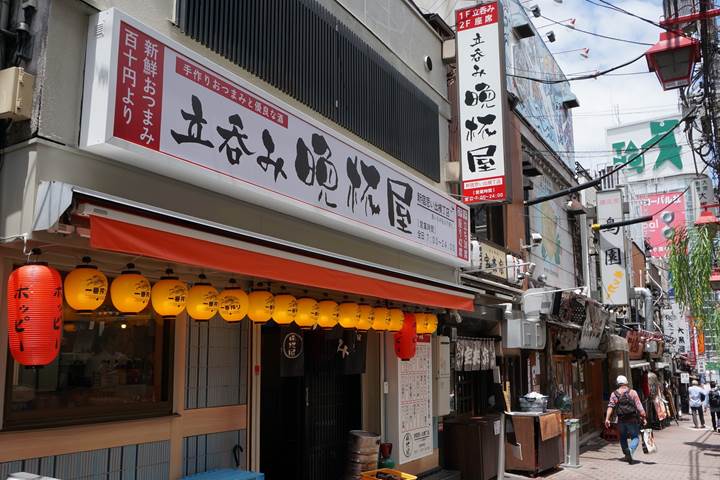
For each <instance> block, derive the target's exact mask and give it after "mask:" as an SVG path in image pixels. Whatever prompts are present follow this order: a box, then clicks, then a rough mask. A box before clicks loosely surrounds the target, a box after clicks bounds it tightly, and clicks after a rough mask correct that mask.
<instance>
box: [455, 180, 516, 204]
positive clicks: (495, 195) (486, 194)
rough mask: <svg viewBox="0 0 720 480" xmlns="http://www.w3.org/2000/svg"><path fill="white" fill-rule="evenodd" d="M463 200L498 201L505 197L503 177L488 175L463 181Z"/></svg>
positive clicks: (467, 201)
mask: <svg viewBox="0 0 720 480" xmlns="http://www.w3.org/2000/svg"><path fill="white" fill-rule="evenodd" d="M462 196H463V202H464V203H477V202H499V201H503V200H505V199H506V198H507V192H506V185H505V177H504V176H499V177H490V178H484V179H482V180H468V181H465V182H463V191H462Z"/></svg>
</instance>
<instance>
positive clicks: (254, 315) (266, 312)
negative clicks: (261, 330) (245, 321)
mask: <svg viewBox="0 0 720 480" xmlns="http://www.w3.org/2000/svg"><path fill="white" fill-rule="evenodd" d="M248 302H249V307H248V318H249V319H250V321H252V322H254V323H267V322H268V321H269V320H270V319H271V318H272V314H273V311H274V310H275V298H274V297H273V294H272V293H270V292H269V291H267V290H255V291H253V292H250V294H249V295H248Z"/></svg>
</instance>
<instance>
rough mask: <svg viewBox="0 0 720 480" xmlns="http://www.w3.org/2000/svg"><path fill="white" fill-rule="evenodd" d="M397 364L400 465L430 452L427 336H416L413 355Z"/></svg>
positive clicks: (430, 358) (430, 404) (430, 411)
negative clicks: (415, 348)
mask: <svg viewBox="0 0 720 480" xmlns="http://www.w3.org/2000/svg"><path fill="white" fill-rule="evenodd" d="M397 361H398V372H399V385H398V389H399V392H398V403H399V405H398V412H399V415H398V422H399V434H400V435H399V437H400V445H398V451H399V452H398V456H399V458H400V464H401V465H402V464H404V463H407V462H411V461H413V460H417V459H418V458H422V457H425V456H427V455H431V454H432V453H433V423H432V346H431V343H430V336H429V335H428V336H422V335H421V336H419V337H418V342H417V350H416V353H415V356H414V357H413V358H412V359H410V360H408V361H402V360H400V359H398V360H397Z"/></svg>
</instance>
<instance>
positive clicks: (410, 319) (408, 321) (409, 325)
mask: <svg viewBox="0 0 720 480" xmlns="http://www.w3.org/2000/svg"><path fill="white" fill-rule="evenodd" d="M416 331H417V325H416V324H415V315H413V314H412V313H406V314H405V318H404V320H403V327H402V329H401V330H400V331H399V332H397V333H395V335H394V337H395V355H397V357H398V358H399V359H400V360H402V361H408V360H410V359H411V358H413V357H414V356H415V350H416V347H417V333H416Z"/></svg>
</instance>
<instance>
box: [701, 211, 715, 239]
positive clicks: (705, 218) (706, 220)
mask: <svg viewBox="0 0 720 480" xmlns="http://www.w3.org/2000/svg"><path fill="white" fill-rule="evenodd" d="M695 226H696V227H707V228H708V230H709V231H710V236H711V237H714V236H715V235H716V234H717V232H718V227H720V220H718V218H717V217H716V216H715V215H714V214H713V213H712V212H711V211H710V210H703V212H702V213H701V214H700V216H699V217H698V218H697V220H695Z"/></svg>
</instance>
